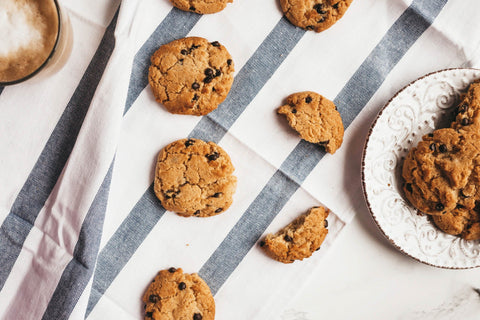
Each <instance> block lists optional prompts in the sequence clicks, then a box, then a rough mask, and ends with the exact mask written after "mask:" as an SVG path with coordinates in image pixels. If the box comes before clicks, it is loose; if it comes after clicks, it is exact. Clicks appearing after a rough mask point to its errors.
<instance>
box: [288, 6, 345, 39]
mask: <svg viewBox="0 0 480 320" xmlns="http://www.w3.org/2000/svg"><path fill="white" fill-rule="evenodd" d="M351 3H352V0H280V5H281V6H282V10H283V13H284V14H285V17H287V19H288V20H289V21H290V22H291V23H292V24H294V25H296V26H297V27H300V28H303V29H306V30H315V32H321V31H324V30H326V29H328V28H330V27H331V26H332V25H333V24H335V23H336V22H337V21H338V20H340V18H341V17H342V16H343V15H344V14H345V12H346V11H347V9H348V7H349V6H350V4H351Z"/></svg>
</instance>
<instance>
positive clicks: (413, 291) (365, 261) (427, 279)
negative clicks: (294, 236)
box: [280, 206, 480, 320]
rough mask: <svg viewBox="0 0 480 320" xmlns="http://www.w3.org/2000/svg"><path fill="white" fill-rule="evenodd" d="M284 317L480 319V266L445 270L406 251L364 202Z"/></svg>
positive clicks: (309, 319)
mask: <svg viewBox="0 0 480 320" xmlns="http://www.w3.org/2000/svg"><path fill="white" fill-rule="evenodd" d="M280 319H282V320H314V319H370V320H371V319H402V320H403V319H405V320H406V319H409V320H416V319H418V320H420V319H422V320H429V319H432V320H433V319H435V320H439V319H480V268H474V269H467V270H449V269H441V268H436V267H432V266H429V265H426V264H423V263H421V262H418V261H416V260H414V259H412V258H410V257H408V256H407V255H404V254H403V253H401V252H400V251H397V250H396V249H395V248H394V247H393V246H392V245H391V244H390V243H389V242H388V240H387V239H386V238H385V237H384V236H383V234H382V233H381V232H380V230H379V229H378V228H377V226H376V224H375V222H374V221H373V219H372V217H371V216H370V213H369V211H368V209H367V208H366V207H365V206H362V207H360V208H358V212H357V214H356V217H355V219H354V220H353V221H352V222H351V223H350V224H348V225H347V226H346V227H345V229H344V230H343V232H342V234H341V235H340V236H339V237H338V238H337V240H336V242H335V244H334V245H333V246H332V248H331V249H330V250H329V252H328V253H327V254H326V255H325V257H324V261H323V263H322V265H321V266H320V267H319V268H318V269H317V272H316V274H314V275H312V276H311V280H310V281H309V282H308V283H307V285H306V286H305V287H304V288H303V289H302V290H301V292H300V294H299V295H298V296H297V297H295V298H294V299H293V300H292V301H291V303H290V305H288V306H287V307H286V308H285V310H284V311H283V313H282V316H281V317H280Z"/></svg>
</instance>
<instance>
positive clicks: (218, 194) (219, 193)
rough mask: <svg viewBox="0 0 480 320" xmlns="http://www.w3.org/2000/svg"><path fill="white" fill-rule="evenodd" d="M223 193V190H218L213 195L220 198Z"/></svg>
mask: <svg viewBox="0 0 480 320" xmlns="http://www.w3.org/2000/svg"><path fill="white" fill-rule="evenodd" d="M222 194H223V193H221V192H216V193H215V194H214V195H213V196H212V197H214V198H220V196H221V195H222Z"/></svg>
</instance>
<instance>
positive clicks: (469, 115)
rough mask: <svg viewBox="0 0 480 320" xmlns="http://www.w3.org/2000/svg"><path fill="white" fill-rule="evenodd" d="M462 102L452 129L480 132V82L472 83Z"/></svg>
mask: <svg viewBox="0 0 480 320" xmlns="http://www.w3.org/2000/svg"><path fill="white" fill-rule="evenodd" d="M460 100H461V101H460V103H459V104H458V106H457V108H456V116H455V120H454V121H453V122H452V125H451V127H452V128H453V129H456V130H458V131H475V132H480V80H477V81H474V82H472V83H471V84H470V86H469V87H468V90H467V92H466V93H465V94H463V95H462V97H461V99H460Z"/></svg>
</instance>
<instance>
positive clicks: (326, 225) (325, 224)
mask: <svg viewBox="0 0 480 320" xmlns="http://www.w3.org/2000/svg"><path fill="white" fill-rule="evenodd" d="M323 225H324V227H325V228H328V220H325V222H324V223H323Z"/></svg>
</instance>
